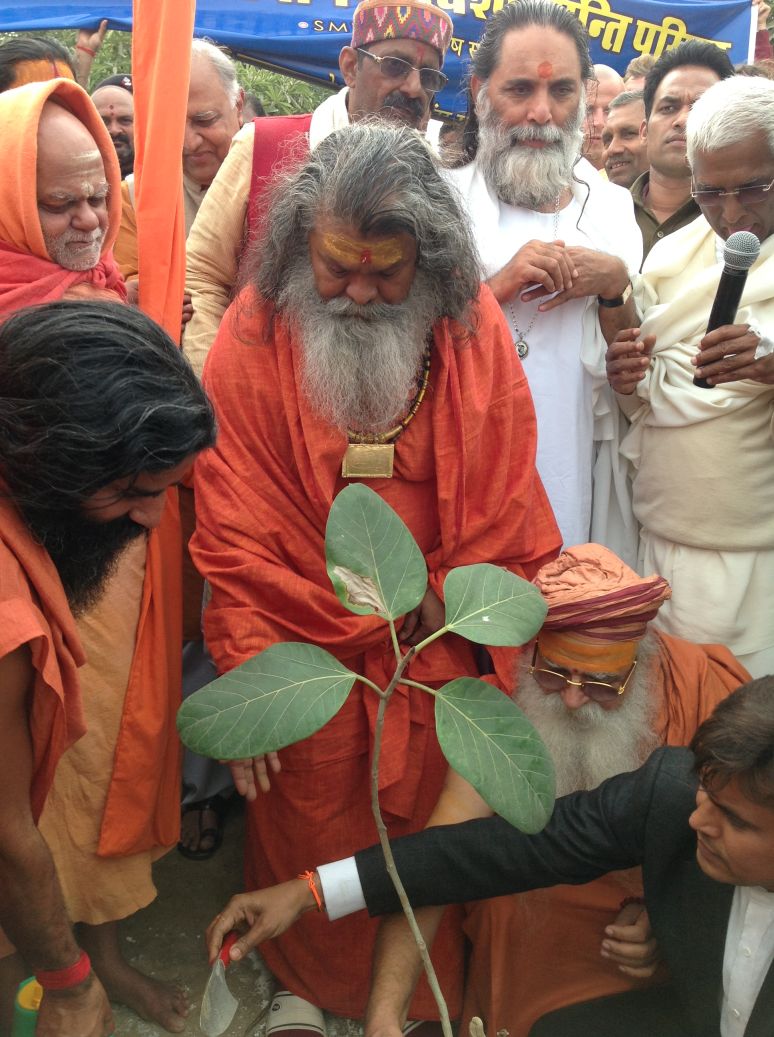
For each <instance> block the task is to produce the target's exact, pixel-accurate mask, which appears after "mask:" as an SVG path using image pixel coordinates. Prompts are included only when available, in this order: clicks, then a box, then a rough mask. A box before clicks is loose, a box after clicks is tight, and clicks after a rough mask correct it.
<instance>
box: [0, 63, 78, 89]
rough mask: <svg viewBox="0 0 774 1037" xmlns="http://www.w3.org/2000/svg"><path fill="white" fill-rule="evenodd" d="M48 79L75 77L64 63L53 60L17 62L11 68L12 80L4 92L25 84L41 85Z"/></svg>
mask: <svg viewBox="0 0 774 1037" xmlns="http://www.w3.org/2000/svg"><path fill="white" fill-rule="evenodd" d="M48 79H71V80H74V79H75V76H74V75H73V73H72V69H71V68H70V66H69V65H67V64H66V63H65V62H64V61H55V60H54V59H53V58H38V59H37V60H33V59H32V58H30V59H28V60H26V61H17V62H16V64H15V65H14V67H13V80H12V81H11V85H10V86H7V87H6V90H12V89H13V88H14V87H17V86H24V85H25V83H42V82H45V81H46V80H48Z"/></svg>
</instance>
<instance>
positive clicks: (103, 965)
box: [78, 922, 189, 1033]
mask: <svg viewBox="0 0 774 1037" xmlns="http://www.w3.org/2000/svg"><path fill="white" fill-rule="evenodd" d="M78 936H79V940H80V944H81V946H82V947H83V948H84V950H85V951H86V952H87V953H88V955H89V957H90V958H91V965H92V968H93V969H94V971H95V972H96V974H97V977H98V978H99V981H100V983H101V984H102V986H103V987H104V988H105V990H106V991H107V994H108V997H109V998H110V1000H111V1001H116V1002H118V1004H121V1005H126V1006H127V1007H128V1008H131V1009H132V1011H134V1012H136V1013H137V1015H139V1016H140V1017H141V1018H142V1019H147V1020H148V1022H152V1023H158V1025H159V1026H163V1027H164V1029H165V1030H168V1031H169V1032H170V1033H180V1031H181V1030H182V1029H183V1028H184V1026H185V1017H186V1016H187V1015H188V1008H189V1006H188V999H187V998H186V996H185V994H184V993H183V991H182V990H180V989H179V988H178V987H174V986H172V985H171V984H169V983H162V982H161V981H160V980H158V979H152V978H151V977H150V976H145V975H143V974H142V972H138V971H137V969H135V968H134V967H133V966H132V965H130V964H129V962H128V961H127V960H126V958H125V957H124V955H123V953H122V951H121V947H120V944H119V942H118V923H117V922H103V923H102V924H101V925H85V924H81V925H79V926H78Z"/></svg>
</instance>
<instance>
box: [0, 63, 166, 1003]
mask: <svg viewBox="0 0 774 1037" xmlns="http://www.w3.org/2000/svg"><path fill="white" fill-rule="evenodd" d="M53 101H55V102H56V106H55V105H54V104H53V103H51V104H47V102H53ZM64 113H69V115H71V116H74V117H75V119H77V121H78V122H79V123H80V124H81V126H82V127H83V129H84V131H85V133H84V132H81V131H80V128H79V127H78V126H77V125H76V126H75V128H73V125H72V123H67V122H65V123H64V124H63V122H62V119H63V118H64V119H65V120H66V119H67V118H68V116H66V115H64ZM89 138H91V144H90V142H89ZM0 152H1V153H2V155H3V169H4V173H3V176H2V178H0V319H2V318H3V317H5V316H8V315H9V314H10V313H12V312H14V311H15V310H18V309H21V308H22V307H24V306H30V305H34V304H36V303H44V302H52V301H54V300H57V299H62V298H65V299H84V298H98V299H104V300H109V301H125V299H126V289H125V287H124V282H123V279H122V277H121V275H120V273H119V271H118V268H117V267H116V264H115V262H114V260H113V255H112V244H113V241H114V239H115V236H116V233H117V231H118V227H119V223H120V213H121V201H120V192H119V188H120V183H121V175H120V171H119V168H118V161H117V159H116V155H115V149H114V148H113V144H112V142H111V140H110V136H109V134H108V133H107V130H106V129H105V127H104V124H103V122H102V120H101V118H100V116H99V114H98V113H97V110H96V108H95V107H94V105H93V104H92V102H91V100H90V98H89V97H88V95H87V94H86V92H85V91H84V90H83V89H82V88H81V87H80V86H78V85H77V84H76V83H73V82H71V81H69V80H64V79H55V80H50V81H48V82H43V83H30V84H28V85H26V86H23V87H21V88H19V89H17V90H13V91H12V92H8V93H4V94H1V95H0ZM84 156H86V160H87V161H88V162H89V163H90V164H89V165H88V167H87V168H86V167H85V171H82V170H81V167H80V166H79V163H80V162H83V161H84ZM36 187H37V189H38V190H37V191H36ZM60 195H61V197H60ZM68 199H75V200H74V201H72V200H71V201H70V202H68ZM39 203H40V206H41V208H40V210H39ZM76 206H78V207H81V206H89V207H91V209H92V210H93V212H94V213H96V214H97V215H96V217H95V218H94V219H92V218H90V217H89V216H86V217H83V218H82V217H81V216H79V215H78V214H77V213H76V214H74V215H72V217H71V219H69V220H68V218H67V216H68V215H69V213H70V210H74V209H75V207H76ZM41 213H43V214H44V222H45V216H46V215H47V214H52V215H53V216H54V217H56V218H57V219H59V218H60V216H62V215H63V214H64V221H65V223H66V226H65V225H64V224H63V225H62V226H61V228H60V225H59V224H58V223H55V224H52V225H50V224H49V223H48V222H46V226H45V228H44V226H43V225H42V222H41V215H40V214H41ZM79 220H80V221H81V222H79ZM52 227H53V229H52ZM60 231H61V233H59V232H60ZM58 233H59V237H58V238H57V240H56V241H55V240H54V238H53V237H52V234H58ZM100 235H101V237H100ZM79 238H83V239H84V242H83V247H84V248H86V249H88V248H90V247H91V246H90V245H89V239H90V238H93V239H94V240H95V241H96V242H97V244H96V245H95V247H94V255H93V259H92V261H91V265H86V263H85V262H82V261H81V255H82V253H81V252H80V251H79V249H78V246H77V245H76V246H75V247H73V245H72V243H73V242H75V241H77V239H79ZM61 248H63V249H64V251H60V249H61ZM58 260H59V261H58ZM63 263H65V264H72V265H71V266H70V265H67V266H65V265H62V264H63ZM84 267H85V268H84ZM167 507H168V509H169V505H168V506H167ZM173 521H174V518H173V516H170V515H167V516H165V520H164V524H163V525H162V527H161V528H160V529H158V530H156V531H155V532H154V533H153V534H152V535H151V536H150V538H147V539H146V538H145V537H142V538H139V539H138V540H136V541H134V542H133V543H131V544H130V545H129V546H128V548H127V549H126V551H125V552H124V553H123V554H122V556H121V558H120V561H119V563H118V567H117V569H116V572H115V574H114V576H113V577H112V578H111V579H110V581H109V583H108V585H107V587H106V590H105V593H104V595H103V597H102V598H101V599H100V601H99V603H98V604H97V606H96V607H95V608H94V609H93V610H92V611H91V612H90V613H88V614H86V615H84V616H83V617H81V618H80V619H79V620H78V631H79V636H80V640H81V643H82V645H83V649H84V651H85V655H86V658H87V663H86V665H85V666H84V667H83V669H82V670H81V672H80V682H81V688H82V692H83V704H84V713H85V720H86V727H87V729H88V733H87V734H86V735H85V736H84V737H83V738H81V739H80V740H79V741H78V743H77V744H76V745H75V746H73V748H72V749H70V750H69V751H68V752H67V753H65V755H64V756H63V757H62V759H61V761H60V763H59V767H58V769H57V773H56V778H55V781H54V784H53V787H52V788H51V790H50V792H49V795H48V799H47V801H46V806H45V809H44V810H43V813H42V816H41V818H40V825H39V826H40V829H41V831H42V832H43V834H44V837H45V838H46V841H47V842H48V843H49V846H50V848H51V852H52V856H53V857H54V860H55V863H56V868H57V873H58V876H59V880H60V883H61V886H62V889H63V892H64V896H65V902H66V906H67V910H68V914H69V916H70V918H71V920H72V921H74V922H85V923H87V924H88V926H90V927H97V926H102V924H103V923H108V922H114V921H116V920H117V919H121V918H125V917H127V916H128V915H130V914H132V913H134V912H135V911H136V910H138V909H139V908H141V907H144V906H146V905H147V904H148V903H150V901H151V900H153V898H154V897H155V888H154V886H153V882H152V879H151V867H150V865H151V862H152V861H153V860H154V859H156V858H157V857H158V856H160V855H161V854H162V853H163V852H164V851H165V848H168V847H170V846H172V845H174V843H175V842H176V841H177V835H178V825H179V793H178V786H179V760H180V753H179V746H178V742H177V737H176V731H175V726H174V716H175V710H176V708H177V704H178V698H177V697H179V688H180V677H179V666H180V663H179V646H180V641H181V634H180V601H179V588H177V586H176V581H175V579H174V575H173V574H170V573H168V572H167V570H166V568H165V566H164V564H163V562H162V557H161V551H162V541H163V538H164V537H165V536H168V535H169V533H168V532H167V531H168V529H169V528H170V526H169V523H170V522H173ZM176 696H177V697H176ZM41 803H42V801H41ZM94 931H96V930H94ZM100 932H102V933H105V932H107V931H106V930H100ZM82 942H83V943H84V945H86V944H87V943H88V942H89V941H88V930H86V936H85V938H83V939H82ZM109 944H110V947H111V948H113V947H114V946H115V949H117V944H115V945H114V944H113V940H112V938H111V940H110V941H109ZM88 949H89V950H90V952H91V953H92V957H93V960H94V965H95V970H98V971H99V970H100V966H101V954H100V946H93V945H89V947H88ZM132 971H133V970H132ZM138 975H139V974H134V975H133V976H132V981H133V982H135V984H136V977H137V976H138ZM105 983H106V985H107V986H108V987H109V992H112V993H113V994H114V996H117V999H118V1000H121V1001H132V1003H133V1006H134V1007H136V1008H137V1009H138V1010H139V1011H141V1012H142V1014H144V1015H148V1014H155V1015H156V1016H157V1017H159V1016H163V1017H164V1018H166V1019H167V1020H169V1018H170V1012H173V1013H175V1014H176V1013H177V1007H176V1006H177V1005H178V1004H180V1005H181V1006H182V1004H183V1002H182V1001H181V1000H180V995H178V994H177V993H175V994H174V995H173V996H174V999H175V1000H174V1005H173V1006H172V1007H171V1008H170V1005H169V1003H168V1002H169V995H163V997H164V999H166V1002H167V1003H165V1004H164V1005H163V1007H162V1010H161V1012H159V1011H158V1010H157V1006H156V1005H155V1003H154V1001H155V998H157V997H158V996H159V995H158V993H155V990H156V988H155V986H154V993H152V995H151V996H149V997H145V998H143V997H139V998H137V999H134V998H133V997H130V996H126V995H122V992H120V991H117V990H116V989H115V984H111V982H110V979H109V978H108V977H105Z"/></svg>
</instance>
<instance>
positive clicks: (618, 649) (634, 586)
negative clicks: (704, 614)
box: [535, 544, 672, 673]
mask: <svg viewBox="0 0 774 1037" xmlns="http://www.w3.org/2000/svg"><path fill="white" fill-rule="evenodd" d="M535 586H536V587H537V588H538V590H539V591H540V592H541V594H542V595H543V597H544V598H545V600H546V604H547V605H548V615H547V616H546V620H545V622H544V624H543V627H542V629H541V631H540V634H539V635H538V643H539V646H540V652H541V654H542V655H544V656H545V657H546V658H547V659H549V660H550V661H551V662H553V663H556V664H557V665H559V666H564V667H566V668H567V669H577V670H584V671H586V672H594V673H597V672H600V673H601V672H607V673H614V672H616V671H618V670H622V669H623V668H624V667H626V666H628V665H630V664H631V663H632V662H633V661H634V659H635V657H636V655H637V646H638V644H639V642H640V641H641V640H642V638H643V636H644V634H645V628H646V627H647V625H648V623H649V622H650V620H651V619H653V618H654V616H655V615H656V613H657V612H658V610H659V608H660V606H661V603H662V602H663V601H666V599H667V598H669V597H670V596H671V594H672V592H671V590H670V588H669V584H668V583H667V581H666V580H665V579H663V578H662V577H661V576H656V575H653V576H647V577H642V576H638V575H637V573H636V572H634V570H633V569H630V568H629V566H628V565H625V564H624V563H623V562H622V561H621V559H620V558H618V556H617V555H614V554H613V552H612V551H608V549H607V548H606V547H602V546H601V545H600V544H580V545H579V546H577V547H571V548H570V549H569V550H567V551H563V552H562V553H561V554H560V555H559V557H558V558H555V559H554V561H553V562H549V563H548V564H547V565H544V566H543V568H542V569H541V570H540V571H539V572H538V574H537V576H536V577H535Z"/></svg>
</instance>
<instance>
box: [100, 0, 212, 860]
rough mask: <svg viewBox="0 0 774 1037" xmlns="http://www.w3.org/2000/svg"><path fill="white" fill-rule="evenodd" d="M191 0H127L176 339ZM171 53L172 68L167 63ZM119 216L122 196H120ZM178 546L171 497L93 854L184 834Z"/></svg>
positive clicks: (159, 292) (142, 161)
mask: <svg viewBox="0 0 774 1037" xmlns="http://www.w3.org/2000/svg"><path fill="white" fill-rule="evenodd" d="M193 12H194V4H193V0H134V34H133V38H132V73H133V81H134V109H135V129H136V137H135V141H136V144H135V154H136V158H135V184H136V195H135V197H136V209H137V226H138V243H139V255H140V263H139V265H140V305H141V306H142V309H143V310H144V311H145V312H146V313H148V314H149V315H150V316H151V317H152V318H153V319H154V320H156V321H157V322H158V323H159V324H161V325H162V327H164V328H165V330H166V331H167V332H168V333H169V335H170V336H171V337H172V338H173V339H174V340H175V341H177V340H178V339H179V338H180V314H181V309H182V302H183V282H184V277H185V233H184V228H183V217H182V212H183V198H182V190H183V173H182V158H181V156H182V151H183V136H184V132H185V112H186V106H187V100H188V76H189V66H190V54H191V38H192V36H193ZM170 55H172V60H170ZM116 201H117V204H118V207H119V210H120V207H121V199H120V193H117V195H116ZM181 557H182V545H181V537H180V512H179V508H178V501H177V492H176V491H175V490H169V491H168V492H167V506H166V508H165V510H164V515H163V518H162V520H161V524H160V526H159V527H158V529H156V530H155V531H154V532H153V533H152V534H151V536H150V538H149V540H148V554H147V559H146V563H145V584H144V586H143V598H142V605H141V610H140V622H139V624H138V627H137V639H136V647H135V655H134V660H133V663H132V671H131V676H130V679H129V686H128V688H127V692H126V700H125V703H124V714H123V719H122V724H121V731H120V734H119V742H118V746H117V749H116V756H115V765H114V769H113V780H112V783H111V786H110V791H109V793H108V798H107V803H106V805H105V813H104V816H103V821H102V830H101V833H100V841H99V846H98V851H97V852H98V853H99V854H100V856H105V857H110V856H123V855H125V854H129V853H134V852H137V851H139V850H148V849H152V848H154V847H156V846H171V845H173V844H174V843H175V842H177V839H178V836H179V831H180V755H181V751H180V744H179V741H178V738H177V730H176V728H175V716H176V713H177V707H178V706H179V704H180V697H181V689H182V644H183V640H182V639H183V619H182V616H183V605H182V571H181Z"/></svg>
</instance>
